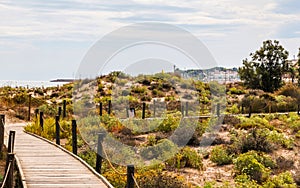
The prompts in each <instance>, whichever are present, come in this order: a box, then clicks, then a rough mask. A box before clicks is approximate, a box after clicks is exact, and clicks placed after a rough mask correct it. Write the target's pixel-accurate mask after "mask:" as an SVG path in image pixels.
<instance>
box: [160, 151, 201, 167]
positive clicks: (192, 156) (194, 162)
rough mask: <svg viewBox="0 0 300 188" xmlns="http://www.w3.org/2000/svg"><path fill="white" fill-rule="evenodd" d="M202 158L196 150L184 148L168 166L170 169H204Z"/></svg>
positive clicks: (168, 162) (169, 161) (170, 160)
mask: <svg viewBox="0 0 300 188" xmlns="http://www.w3.org/2000/svg"><path fill="white" fill-rule="evenodd" d="M202 160H203V159H202V156H201V155H200V154H199V153H197V151H195V150H194V149H192V148H190V147H184V148H183V149H182V150H181V151H180V152H179V153H177V154H176V155H175V157H173V158H171V159H169V160H168V161H167V162H166V164H167V166H168V167H169V168H172V169H174V168H177V169H180V168H184V167H189V168H195V169H199V170H200V169H202V168H203V163H202Z"/></svg>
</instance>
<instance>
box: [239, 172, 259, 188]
mask: <svg viewBox="0 0 300 188" xmlns="http://www.w3.org/2000/svg"><path fill="white" fill-rule="evenodd" d="M234 181H235V183H236V187H237V188H245V187H247V188H258V187H260V186H259V185H258V184H257V183H256V181H255V180H252V179H251V178H250V177H249V176H248V175H247V174H241V175H238V176H236V177H235V178H234Z"/></svg>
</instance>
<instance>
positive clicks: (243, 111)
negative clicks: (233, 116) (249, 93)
mask: <svg viewBox="0 0 300 188" xmlns="http://www.w3.org/2000/svg"><path fill="white" fill-rule="evenodd" d="M244 113H245V110H244V105H243V104H242V114H244Z"/></svg>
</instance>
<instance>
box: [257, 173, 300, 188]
mask: <svg viewBox="0 0 300 188" xmlns="http://www.w3.org/2000/svg"><path fill="white" fill-rule="evenodd" d="M262 187H263V188H269V187H289V188H296V187H297V185H296V183H295V182H294V179H293V176H292V174H291V173H290V172H284V173H281V174H279V175H277V176H273V177H272V178H270V179H269V180H268V181H267V182H265V183H264V184H263V186H262Z"/></svg>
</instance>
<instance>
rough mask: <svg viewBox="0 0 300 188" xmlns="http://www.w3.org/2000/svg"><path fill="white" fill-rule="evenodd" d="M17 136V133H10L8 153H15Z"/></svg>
mask: <svg viewBox="0 0 300 188" xmlns="http://www.w3.org/2000/svg"><path fill="white" fill-rule="evenodd" d="M15 135H16V131H9V137H8V148H7V152H8V153H13V152H14V147H15Z"/></svg>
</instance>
